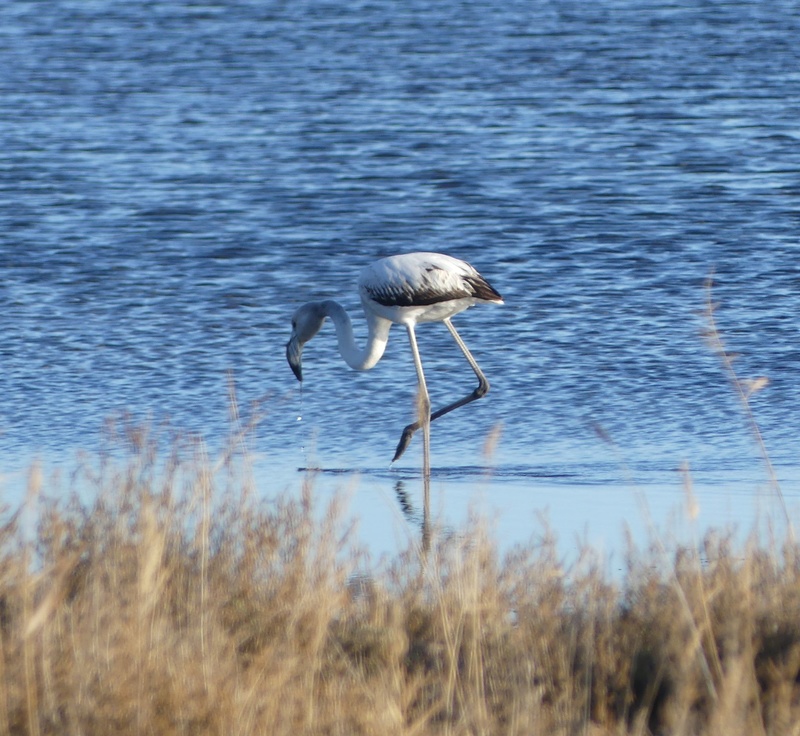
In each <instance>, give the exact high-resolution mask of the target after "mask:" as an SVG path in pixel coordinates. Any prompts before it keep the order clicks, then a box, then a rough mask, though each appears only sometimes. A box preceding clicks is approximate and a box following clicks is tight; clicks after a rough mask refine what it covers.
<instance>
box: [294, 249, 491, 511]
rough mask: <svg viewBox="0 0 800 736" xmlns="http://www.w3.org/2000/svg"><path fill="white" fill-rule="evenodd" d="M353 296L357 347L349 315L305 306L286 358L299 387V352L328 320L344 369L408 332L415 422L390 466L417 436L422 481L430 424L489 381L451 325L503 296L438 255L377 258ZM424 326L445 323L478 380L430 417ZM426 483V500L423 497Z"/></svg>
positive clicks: (461, 264) (482, 391)
mask: <svg viewBox="0 0 800 736" xmlns="http://www.w3.org/2000/svg"><path fill="white" fill-rule="evenodd" d="M358 292H359V295H360V297H361V304H362V306H363V308H364V314H365V316H366V318H367V328H368V336H367V342H366V345H365V346H364V348H363V349H359V348H358V347H357V345H356V342H355V338H354V336H353V327H352V323H351V321H350V317H349V316H348V314H347V312H346V311H345V310H344V307H342V305H341V304H339V303H338V302H335V301H333V300H326V301H316V302H309V303H308V304H304V305H303V306H301V307H300V308H299V309H298V310H297V311H296V312H295V313H294V315H293V316H292V336H291V338H290V339H289V342H288V343H287V345H286V358H287V360H288V361H289V365H290V366H291V369H292V371H293V372H294V375H295V376H296V377H297V380H298V381H302V380H303V370H302V356H303V346H304V345H305V344H306V343H307V342H308V341H309V340H310V339H311V338H312V337H314V335H316V334H317V332H319V330H320V328H321V327H322V325H323V323H324V322H325V319H326V318H327V317H330V319H331V321H332V322H333V324H334V326H335V328H336V337H337V340H338V343H339V352H340V353H341V355H342V358H344V360H345V362H346V363H347V365H349V366H350V367H351V368H353V369H355V370H362V371H366V370H369V369H370V368H372V367H374V366H375V364H376V363H377V362H378V361H379V360H380V359H381V356H382V355H383V353H384V350H385V349H386V343H387V341H388V339H389V329H390V328H391V326H392V325H393V324H398V325H403V326H404V327H405V328H406V330H407V332H408V341H409V343H410V345H411V354H412V355H413V357H414V366H415V367H416V371H417V381H418V383H419V402H418V407H419V411H418V419H417V421H415V422H412V423H411V424H409V425H408V426H407V427H406V428H405V429H404V430H403V433H402V435H401V437H400V442H399V443H398V444H397V449H396V450H395V453H394V458H392V462H393V463H394V462H395V461H396V460H398V459H399V458H400V456H401V455H402V454H403V453H404V452H405V449H406V447H408V444H409V442H411V438H412V437H413V436H414V433H415V432H416V431H417V430H418V429H420V427H421V428H422V430H423V476H424V478H425V479H426V481H427V480H429V478H430V423H431V422H432V421H434V420H435V419H438V418H439V417H442V416H444V415H445V414H448V413H449V412H451V411H453V410H454V409H458V408H459V407H461V406H464V405H466V404H469V403H470V402H472V401H475V400H476V399H480V398H481V397H482V396H485V395H486V393H487V392H488V391H489V381H488V380H486V376H485V375H484V374H483V371H481V369H480V368H479V367H478V364H477V362H476V361H475V358H473V357H472V353H470V351H469V349H468V348H467V346H466V344H465V343H464V341H463V340H462V339H461V336H460V335H459V334H458V332H457V331H456V328H455V327H454V326H453V323H452V322H451V321H450V320H451V318H452V317H453V316H455V315H456V314H458V313H459V312H463V311H464V310H465V309H468V308H469V307H471V306H474V305H475V304H485V303H494V304H502V303H503V298H502V297H501V296H500V294H499V293H498V292H497V290H496V289H494V287H492V286H491V285H490V284H489V282H488V281H486V279H485V278H483V276H481V275H480V274H479V273H478V272H477V271H476V270H475V269H474V268H473V267H472V266H470V265H469V264H468V263H466V262H465V261H461V260H459V259H458V258H453V257H452V256H448V255H444V254H442V253H405V254H402V255H395V256H389V257H388V258H381V259H380V260H378V261H375V262H374V263H372V264H371V265H369V266H367V267H366V268H365V269H364V270H363V271H362V273H361V276H360V278H359V280H358ZM423 322H444V325H445V327H447V329H448V330H449V331H450V334H451V335H452V336H453V339H454V340H455V341H456V344H457V345H458V347H459V348H460V349H461V352H462V353H463V354H464V357H465V358H466V359H467V362H468V363H469V365H470V367H471V368H472V370H473V371H474V372H475V375H476V376H477V378H478V386H477V388H475V389H474V390H473V391H472V392H471V393H470V394H468V395H467V396H465V397H463V398H461V399H459V400H458V401H454V402H453V403H451V404H448V405H447V406H444V407H442V408H441V409H437V410H436V411H434V412H431V402H430V398H429V396H428V389H427V386H426V383H425V374H424V373H423V370H422V361H421V360H420V356H419V349H418V348H417V338H416V334H415V328H416V326H417V325H418V324H420V323H423ZM427 495H428V494H427V485H426V498H427Z"/></svg>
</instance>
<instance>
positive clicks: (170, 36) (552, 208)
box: [0, 0, 800, 541]
mask: <svg viewBox="0 0 800 736" xmlns="http://www.w3.org/2000/svg"><path fill="white" fill-rule="evenodd" d="M798 34H800V8H798V6H797V4H796V3H792V2H777V3H770V4H768V5H767V4H764V3H759V2H731V3H714V2H699V1H698V2H645V1H644V0H643V1H642V2H623V1H622V0H619V1H617V2H613V1H611V0H602V1H601V2H597V3H592V4H588V5H587V4H586V3H571V2H557V3H556V2H533V3H532V2H529V1H528V0H525V2H522V1H521V0H520V1H515V0H511V1H509V2H504V3H502V4H495V3H489V2H457V1H456V0H445V1H444V2H438V3H434V4H430V3H422V2H415V1H414V0H412V2H409V3H405V4H403V7H402V8H399V6H397V5H396V4H395V3H389V2H383V1H382V0H373V1H371V2H370V1H365V2H354V3H348V4H346V5H343V4H342V3H331V2H321V1H317V2H293V3H281V2H255V1H247V0H239V1H234V0H230V1H228V2H205V3H194V2H171V3H153V2H145V1H143V0H133V1H131V2H126V3H124V4H122V3H114V2H110V1H109V0H75V1H73V2H68V1H67V0H58V1H54V2H51V3H47V4H46V5H45V6H43V5H42V4H41V3H35V2H22V1H21V0H12V1H10V2H6V3H4V4H3V7H2V9H1V10H0V135H1V136H2V149H0V319H2V328H3V329H2V334H3V340H2V344H1V345H0V353H2V361H3V372H2V374H0V395H2V397H3V400H2V402H0V430H2V435H0V466H4V467H5V472H6V473H9V472H16V469H19V468H23V467H24V466H25V464H26V463H27V461H28V459H29V458H30V457H31V456H32V455H34V454H39V455H42V456H44V457H46V458H52V459H53V462H61V461H64V460H66V458H69V457H71V456H72V454H73V453H74V452H75V450H76V449H78V448H88V449H92V448H93V447H96V446H97V445H98V444H100V443H101V442H102V439H101V435H102V427H103V422H104V420H106V419H108V418H109V417H112V418H113V417H118V416H120V414H121V413H122V412H131V413H132V414H133V416H134V417H136V418H138V419H149V420H151V421H154V422H156V423H161V422H165V421H169V423H170V425H171V426H173V427H175V428H177V429H179V430H180V431H185V432H199V433H202V434H203V435H204V436H205V437H206V438H207V439H208V440H209V441H210V442H211V443H212V444H213V443H214V442H216V441H219V442H221V441H222V438H224V437H225V435H226V434H227V433H228V431H229V427H230V424H229V399H228V396H229V388H230V385H231V383H232V384H233V385H235V389H236V394H237V398H238V402H239V406H240V408H241V410H242V412H243V414H244V415H245V417H246V416H248V415H249V413H250V411H251V407H255V406H256V405H257V406H258V407H259V409H260V410H263V411H264V412H265V413H266V419H265V421H264V422H263V423H262V424H261V425H260V426H259V428H258V430H257V433H256V437H255V440H254V443H255V444H254V449H255V450H256V451H257V452H258V453H259V454H260V456H261V458H262V460H261V463H262V464H263V465H262V472H263V478H264V483H265V485H269V483H268V482H267V480H268V479H275V478H278V477H279V478H281V481H280V482H279V484H278V485H280V486H281V487H282V486H283V485H286V486H291V485H292V484H296V483H297V475H296V468H297V467H301V466H317V465H318V466H320V467H322V468H326V469H331V470H334V469H339V470H344V471H354V472H355V473H357V477H358V478H359V479H360V480H359V482H358V483H359V490H358V492H357V494H356V497H355V498H354V499H353V511H354V513H355V514H357V515H360V516H361V517H362V519H363V526H364V527H365V528H367V529H369V528H379V527H381V524H389V525H390V526H392V527H393V525H394V523H395V522H394V521H387V519H393V518H394V517H395V516H397V515H398V512H397V509H398V507H399V506H400V503H399V501H398V498H397V492H396V490H397V489H396V487H397V483H398V479H400V480H402V478H403V477H404V476H401V477H398V475H397V474H398V473H400V474H402V473H407V474H409V475H408V477H406V478H405V483H406V486H405V490H406V491H407V494H408V498H410V499H411V500H412V503H413V502H416V503H418V502H419V501H418V498H417V495H418V489H417V488H416V487H415V486H414V482H415V481H414V477H415V476H414V475H413V471H414V470H415V469H416V468H418V466H419V446H418V445H419V443H415V446H413V447H412V448H411V449H410V450H409V452H408V454H407V457H404V458H403V460H402V461H401V463H399V468H398V469H396V470H394V471H389V470H388V460H389V459H390V457H391V454H392V452H393V449H394V446H395V443H396V441H397V438H398V437H399V432H400V430H401V429H402V427H403V426H404V424H405V423H406V422H407V421H409V419H410V416H411V411H412V406H413V396H414V380H415V379H414V370H413V364H412V362H411V359H410V356H409V353H408V346H407V344H406V339H405V336H404V335H403V334H402V331H401V330H395V334H394V335H393V338H392V340H391V341H390V344H389V348H388V350H387V353H386V356H385V357H384V359H383V361H382V362H381V363H380V364H379V365H378V367H376V368H375V369H374V370H373V371H370V372H368V373H365V374H356V373H352V372H350V371H349V370H348V369H347V368H346V366H344V364H343V363H342V362H341V361H340V360H339V358H338V356H337V355H336V353H335V347H334V344H333V338H332V334H331V332H330V330H329V331H328V332H327V333H326V334H323V335H322V336H320V337H319V338H318V339H317V340H315V341H314V342H313V343H312V344H310V345H309V346H308V347H307V349H306V362H305V371H306V381H305V387H304V390H303V393H302V403H301V399H300V395H299V392H298V387H297V385H296V382H295V379H294V377H293V376H292V374H291V371H289V369H288V367H287V366H286V364H285V360H284V354H283V347H284V344H285V342H286V339H287V337H288V330H289V315H290V314H291V312H292V311H293V309H294V308H295V307H296V306H297V305H299V304H300V303H302V302H303V301H305V300H307V299H311V298H337V299H340V300H341V301H342V302H343V303H344V304H345V305H346V306H347V307H348V308H350V309H352V310H356V309H357V307H358V300H357V297H356V294H355V288H354V284H355V279H356V277H357V274H358V271H359V269H360V268H361V267H363V266H364V265H365V264H366V263H368V262H369V261H371V260H372V259H374V258H377V257H380V256H383V255H388V254H391V253H395V252H402V251H409V250H441V251H445V252H448V253H451V254H453V255H457V256H459V257H462V258H464V259H466V260H469V261H470V262H472V263H473V264H474V265H475V266H476V267H478V268H479V270H480V271H481V272H482V273H483V274H484V276H486V278H488V279H489V281H490V282H491V283H492V284H493V285H494V286H495V287H496V288H497V289H498V290H499V291H500V292H501V293H502V294H503V296H504V297H505V299H506V304H505V306H503V307H479V308H475V309H473V310H471V311H470V312H468V313H466V314H464V315H462V316H460V317H458V318H457V319H456V324H457V326H458V327H459V329H460V331H461V332H462V335H463V337H464V338H465V340H466V342H467V344H468V345H470V346H471V348H472V349H473V350H474V353H475V355H476V358H477V359H478V361H479V363H480V364H481V366H482V367H483V368H484V370H485V372H486V374H487V376H488V377H489V379H490V381H491V383H492V392H491V393H490V395H489V397H488V398H487V399H484V400H482V401H481V402H479V403H478V404H477V405H474V406H472V407H470V408H469V409H464V410H461V411H459V412H456V413H455V414H453V415H451V416H448V417H447V418H445V419H442V420H441V422H440V423H439V422H437V424H435V425H434V430H433V462H434V466H435V467H436V468H438V475H437V477H436V478H435V479H434V496H435V497H438V498H440V499H446V503H445V502H444V501H441V502H440V503H441V505H440V511H441V513H442V514H443V515H444V517H445V518H446V522H448V523H449V522H452V523H453V524H456V523H457V520H458V519H459V518H460V517H461V516H462V515H463V514H465V513H466V511H465V510H466V508H468V506H469V504H470V503H471V502H474V499H475V497H476V495H477V496H478V497H480V498H481V499H483V500H482V501H479V503H482V504H484V506H485V507H486V508H488V510H489V513H490V514H491V513H497V514H499V516H500V521H499V525H500V527H501V533H502V534H503V535H504V538H505V539H508V538H514V539H518V538H520V537H522V538H523V539H524V538H525V535H526V534H528V533H529V532H530V529H532V528H533V527H534V526H535V519H534V517H535V515H536V512H537V511H539V510H542V509H548V511H549V513H550V514H551V515H552V517H553V518H554V519H558V520H559V521H558V523H556V524H555V526H556V527H557V528H556V531H562V532H565V533H567V534H569V533H571V532H572V531H573V530H574V529H583V528H585V526H586V525H587V524H588V525H589V526H590V527H593V528H594V529H595V530H597V527H598V526H599V527H600V530H599V536H600V537H603V536H607V537H609V538H610V537H612V536H614V535H615V534H616V533H617V530H618V528H619V525H620V523H621V521H622V520H627V521H628V522H632V523H635V522H633V521H632V520H635V519H641V512H640V510H639V509H638V507H637V500H636V498H638V497H639V494H641V493H644V495H645V496H647V497H648V500H649V502H650V504H651V505H652V506H653V507H654V509H651V510H652V511H653V513H654V515H655V516H656V517H657V518H658V520H659V521H661V520H663V519H665V518H666V517H667V516H668V515H669V513H670V511H669V510H670V509H672V508H673V507H674V506H675V504H678V505H679V504H680V503H681V501H682V491H681V479H680V475H679V474H678V472H677V468H678V467H679V466H680V464H681V463H682V462H684V461H686V462H688V463H689V464H690V467H691V468H692V469H693V471H694V473H695V475H696V481H697V487H698V492H699V493H701V494H705V495H703V497H702V499H701V501H702V503H701V508H702V515H701V518H700V523H701V525H702V523H708V524H716V523H720V522H721V523H728V522H730V521H736V522H740V523H742V522H743V523H745V524H746V523H748V522H749V520H750V519H752V513H753V508H754V506H757V505H758V504H759V503H761V502H760V501H759V500H758V498H760V496H759V495H758V493H759V489H761V488H763V487H764V485H765V484H766V480H765V475H764V472H763V469H762V466H761V465H760V462H759V458H758V453H757V450H756V449H755V448H754V445H753V443H752V440H751V437H750V434H749V431H748V428H747V425H746V423H745V422H744V420H743V418H742V415H741V411H740V407H739V406H738V403H737V400H736V398H735V396H734V394H733V392H732V391H731V388H730V386H729V384H728V382H727V379H726V377H725V375H724V373H723V372H722V370H721V367H720V365H719V361H718V360H717V359H716V358H715V357H714V356H713V355H712V354H711V352H710V351H709V350H708V349H707V347H706V345H705V344H704V342H703V340H702V338H701V336H700V333H701V330H702V327H703V318H702V316H701V315H700V314H699V312H700V311H701V310H702V309H703V306H704V301H705V299H706V294H705V292H704V288H703V285H704V282H705V280H706V278H707V277H708V276H709V274H710V273H711V272H712V271H713V274H714V280H715V288H714V292H713V298H714V300H715V301H717V302H718V303H719V305H720V306H719V309H718V312H717V315H716V316H717V319H718V322H719V326H720V328H721V330H722V332H723V334H724V338H725V340H726V343H727V345H728V348H729V349H730V350H731V351H732V352H736V353H739V354H740V355H741V357H740V358H739V360H738V361H737V362H736V368H737V370H738V371H739V372H740V374H741V375H742V376H743V377H744V378H754V377H757V376H762V375H763V376H767V377H769V379H770V384H769V386H768V388H766V389H765V390H763V391H761V392H759V393H758V394H757V395H756V396H754V397H753V408H754V411H755V414H756V418H757V419H758V421H759V423H760V426H761V429H762V431H763V434H764V437H765V440H766V442H767V445H768V447H769V449H770V453H771V455H772V458H773V461H774V462H775V464H776V467H777V468H778V473H779V476H780V478H781V481H782V484H783V490H784V493H785V495H786V497H787V501H788V502H789V505H790V506H792V505H793V504H794V503H796V500H797V495H798V490H799V486H798V473H797V470H798V463H797V457H798V449H799V447H798V446H799V445H800V441H798V437H797V433H796V430H795V428H796V426H797V424H798V419H800V347H798V345H800V340H798V322H797V319H796V315H797V314H798V308H799V307H800V266H799V265H798V250H799V249H798V236H797V233H798V224H799V223H800V198H799V197H800V123H799V122H798V121H800V71H799V70H800V48H798V46H797V43H796V39H797V38H798V37H799V35H798ZM357 328H358V325H357ZM419 341H420V348H421V351H422V354H423V358H424V361H425V366H426V370H427V375H428V380H429V387H430V389H431V393H432V397H433V400H434V405H438V404H441V403H444V402H446V401H448V400H451V399H452V398H456V397H458V396H459V395H460V394H462V393H466V392H467V391H469V390H471V388H472V383H473V380H474V379H473V377H472V375H471V373H470V370H469V367H468V366H467V365H466V363H465V362H464V361H463V360H462V359H461V358H460V356H459V353H458V351H457V349H456V348H455V347H454V346H453V345H452V341H451V340H450V337H449V335H448V334H447V331H446V330H444V328H442V327H440V326H436V325H432V326H429V327H428V328H427V329H421V330H420V331H419ZM299 413H302V417H303V420H302V421H301V422H298V421H297V416H298V414H299ZM498 423H501V425H502V435H501V440H500V443H499V445H498V448H497V449H496V451H495V452H494V453H493V454H492V455H491V456H490V457H488V458H487V457H485V456H484V455H483V446H484V442H485V439H486V437H487V436H488V435H489V434H490V432H491V431H492V429H493V428H494V427H496V425H497V424H498ZM598 428H599V432H598ZM603 437H606V438H611V439H612V440H613V445H612V444H609V443H608V442H607V441H605V440H604V439H603ZM486 466H488V467H490V468H491V473H490V474H487V472H486V471H485V469H484V468H485V467H486ZM471 467H477V468H479V470H476V471H475V472H474V473H473V472H471V471H464V468H471ZM393 472H394V475H392V473H393ZM348 477H349V476H348ZM319 482H320V483H321V484H322V487H323V488H328V487H331V486H337V485H341V484H342V482H343V481H342V480H341V477H340V476H338V475H336V474H331V475H325V474H323V475H322V476H321V477H320V480H319ZM721 489H724V492H723V491H722V490H721ZM720 494H722V495H720ZM401 495H402V494H401ZM720 498H722V499H723V502H722V503H717V500H718V499H720ZM434 506H436V501H435V502H434ZM412 516H413V515H412ZM379 519H381V520H382V521H380V520H379ZM504 525H506V526H504ZM400 528H401V529H402V528H403V527H402V525H401V527H400ZM402 533H405V532H402ZM523 539H521V540H520V541H523Z"/></svg>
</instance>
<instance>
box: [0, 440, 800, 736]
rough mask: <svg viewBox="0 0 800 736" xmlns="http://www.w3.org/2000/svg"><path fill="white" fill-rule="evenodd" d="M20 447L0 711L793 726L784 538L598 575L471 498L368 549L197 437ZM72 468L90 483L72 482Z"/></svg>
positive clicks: (171, 723)
mask: <svg viewBox="0 0 800 736" xmlns="http://www.w3.org/2000/svg"><path fill="white" fill-rule="evenodd" d="M131 437H132V438H133V439H132V440H131V442H130V448H131V449H130V452H129V453H128V454H127V455H126V456H125V457H123V458H121V459H111V458H107V459H106V460H103V461H101V462H98V463H96V464H95V465H94V466H89V465H87V467H85V468H84V470H83V472H82V476H83V478H84V481H86V482H89V481H90V482H91V483H92V484H93V487H94V492H93V494H88V495H87V494H86V493H85V491H84V494H83V495H82V496H80V497H79V496H77V495H72V496H71V497H70V498H69V499H68V500H65V501H60V500H56V499H55V498H53V490H52V489H51V488H49V482H50V481H49V479H47V478H43V477H42V476H41V473H40V472H39V471H38V470H37V469H35V468H34V470H33V471H32V473H31V481H30V490H29V494H28V498H27V500H26V503H25V506H24V507H23V508H22V509H20V511H19V512H18V513H17V514H15V515H13V516H12V517H10V519H9V520H8V522H7V523H6V524H5V526H3V527H2V528H1V529H0V733H10V734H76V735H77V734H82V735H87V736H91V735H92V734H109V733H119V734H165V735H168V734H178V733H182V734H242V735H245V734H275V735H276V736H278V735H280V734H287V735H288V734H292V735H295V734H348V735H349V734H376V735H377V734H380V735H381V736H384V735H387V734H398V735H400V734H402V735H404V736H410V735H411V734H419V735H422V734H520V735H522V734H525V735H526V736H527V735H534V736H535V735H537V734H542V735H544V734H548V735H550V734H555V735H560V734H563V735H564V736H567V735H572V734H592V735H593V736H599V735H600V734H676V735H677V734H681V735H682V734H687V735H688V734H725V735H726V736H736V735H737V734H741V735H742V736H744V735H745V734H746V735H747V736H750V735H752V734H780V735H781V736H784V735H786V734H798V733H800V689H798V679H799V678H800V615H799V614H800V564H799V560H800V555H798V548H797V547H796V546H795V545H794V544H793V543H792V542H787V543H786V544H785V545H783V546H782V547H781V546H778V545H773V546H771V547H770V548H768V549H765V548H764V547H763V545H756V544H755V543H752V544H749V545H745V546H743V547H742V546H737V545H736V544H735V543H734V541H733V539H732V538H730V537H728V536H725V535H719V536H714V535H710V536H709V537H708V538H707V539H706V540H705V542H704V544H703V545H702V547H701V548H700V549H698V550H693V549H689V548H682V549H677V550H674V551H673V553H672V554H671V555H670V556H667V555H666V554H665V553H664V551H663V549H661V548H660V546H659V545H658V544H655V543H654V544H653V546H652V548H649V549H636V548H634V547H633V546H631V547H630V549H629V552H628V563H627V569H626V571H625V572H624V574H622V575H619V576H609V575H608V573H607V572H606V570H605V566H604V565H603V564H602V563H601V561H600V560H599V559H597V558H595V557H594V555H593V553H592V552H591V550H585V553H584V554H583V555H582V556H581V558H580V559H579V560H578V561H577V562H576V563H575V564H574V565H573V566H571V567H570V568H565V566H564V564H563V563H562V561H561V560H560V558H559V554H558V551H557V547H556V543H555V539H554V538H553V537H552V536H550V535H547V534H543V535H541V536H540V537H539V538H538V539H537V541H535V542H532V543H531V544H529V545H527V546H525V547H521V548H519V549H517V550H515V551H514V552H513V553H511V554H509V555H507V556H505V557H503V558H501V557H500V555H499V553H498V550H497V547H496V545H495V544H494V542H493V541H492V539H491V537H490V536H489V535H488V534H487V532H486V530H485V528H484V526H483V525H482V524H481V523H480V522H479V521H477V520H476V521H474V522H471V523H470V524H469V525H468V526H467V528H465V529H463V530H461V532H460V533H458V534H451V535H449V536H448V537H447V538H439V537H437V536H436V535H435V534H434V543H433V545H432V547H431V550H430V552H429V553H428V556H427V557H426V558H425V559H424V560H422V559H420V554H419V550H418V548H416V547H414V546H412V547H410V548H409V549H408V550H407V551H405V552H404V553H402V554H399V555H398V556H397V558H396V559H395V560H394V561H393V562H391V563H386V564H382V565H373V564H371V563H370V562H369V560H368V558H367V557H366V556H365V555H363V554H361V553H360V552H359V550H358V549H357V548H356V547H355V544H354V543H353V541H352V539H351V535H350V534H349V533H348V529H347V526H346V523H345V517H344V516H343V515H342V513H341V510H340V508H339V505H338V503H337V501H336V500H334V501H333V502H331V503H330V504H328V506H327V508H321V506H320V504H319V502H318V501H316V500H315V498H314V493H313V489H312V487H311V486H310V485H305V486H304V487H303V488H302V490H301V491H300V492H299V493H296V494H294V495H293V496H290V495H287V496H286V497H285V498H283V499H282V500H279V501H271V502H267V501H265V500H261V499H259V498H257V497H256V496H255V495H254V494H253V493H252V489H251V487H250V484H249V482H248V480H247V474H246V473H244V474H241V475H237V472H236V471H235V470H234V468H235V467H237V463H234V462H233V461H232V458H231V457H230V456H229V457H226V458H224V459H223V460H222V461H217V462H213V461H211V460H210V459H209V458H208V457H207V456H206V454H205V452H204V450H203V448H202V445H200V444H196V445H193V446H191V445H190V446H189V447H188V449H187V447H186V446H184V447H183V448H179V449H177V450H176V451H175V452H174V453H173V454H172V455H170V456H167V457H166V458H163V459H161V458H159V456H158V453H157V452H156V451H155V446H156V444H157V443H156V442H155V441H153V440H152V439H150V438H148V437H147V436H146V433H139V434H136V433H132V434H131ZM84 485H85V484H84Z"/></svg>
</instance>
